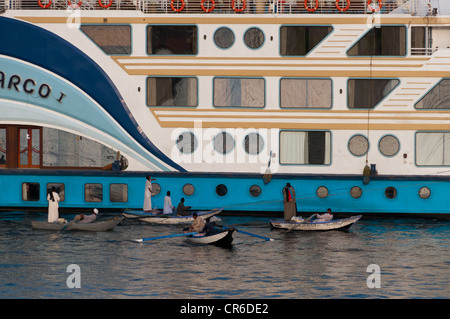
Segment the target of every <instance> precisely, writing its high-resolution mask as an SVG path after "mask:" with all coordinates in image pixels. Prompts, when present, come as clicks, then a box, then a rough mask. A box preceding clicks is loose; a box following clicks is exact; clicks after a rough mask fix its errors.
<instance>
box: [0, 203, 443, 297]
mask: <svg viewBox="0 0 450 319" xmlns="http://www.w3.org/2000/svg"><path fill="white" fill-rule="evenodd" d="M64 217H65V218H67V219H71V218H72V217H73V216H71V215H65V216H64ZM104 217H105V216H104ZM35 219H46V214H40V213H28V212H20V213H17V212H16V213H1V214H0V298H95V299H96V298H193V299H201V298H275V299H276V298H283V299H292V298H449V297H450V285H449V277H450V276H449V275H450V244H449V235H450V227H449V226H450V222H449V221H436V220H421V219H385V220H381V219H377V220H373V219H367V220H365V219H364V218H363V219H362V220H360V221H359V222H358V223H357V224H355V225H354V226H352V228H351V229H350V231H349V232H341V231H332V232H294V231H291V232H287V231H280V230H271V229H270V227H269V224H268V220H269V218H253V217H252V218H250V217H226V216H222V217H220V219H221V223H223V224H226V225H236V226H237V227H238V228H239V229H241V230H245V231H247V232H251V233H255V234H259V235H262V236H266V237H271V238H274V239H275V241H273V242H267V241H263V240H261V239H258V238H256V237H253V236H248V235H245V234H242V233H235V234H234V245H233V247H232V248H231V249H224V248H220V247H215V246H195V245H192V244H189V243H187V242H186V241H185V239H184V238H183V237H180V238H171V239H161V240H154V241H149V242H145V243H137V242H134V241H133V239H137V238H145V237H153V236H161V235H167V234H175V233H178V232H180V231H181V228H182V227H181V226H151V225H148V224H144V223H137V222H131V221H124V222H122V224H120V225H119V226H117V227H116V228H115V229H114V230H113V231H107V232H99V233H90V232H79V231H63V232H54V231H43V230H33V229H32V228H31V224H30V222H31V220H35ZM71 264H76V265H78V266H79V267H80V273H81V288H73V289H70V288H68V287H67V284H66V280H67V278H68V277H69V276H70V275H71V273H69V272H67V267H68V266H69V265H71ZM372 264H376V265H378V266H379V267H380V279H381V281H380V288H369V287H368V286H367V279H368V277H369V276H371V275H372V272H367V267H368V266H369V265H372Z"/></svg>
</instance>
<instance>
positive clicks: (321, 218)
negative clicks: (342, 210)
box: [314, 208, 333, 222]
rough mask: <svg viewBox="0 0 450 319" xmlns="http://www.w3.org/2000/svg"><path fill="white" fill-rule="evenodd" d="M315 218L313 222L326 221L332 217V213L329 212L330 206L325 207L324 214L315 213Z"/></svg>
mask: <svg viewBox="0 0 450 319" xmlns="http://www.w3.org/2000/svg"><path fill="white" fill-rule="evenodd" d="M316 217H317V218H318V219H316V220H315V221H314V222H328V221H330V220H332V219H333V215H332V214H331V208H328V209H327V212H326V213H325V214H322V215H319V214H316Z"/></svg>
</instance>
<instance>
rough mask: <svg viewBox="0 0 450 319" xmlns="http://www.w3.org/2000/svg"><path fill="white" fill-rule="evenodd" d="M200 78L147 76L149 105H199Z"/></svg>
mask: <svg viewBox="0 0 450 319" xmlns="http://www.w3.org/2000/svg"><path fill="white" fill-rule="evenodd" d="M197 102H198V80H197V78H194V77H149V78H147V105H148V106H197Z"/></svg>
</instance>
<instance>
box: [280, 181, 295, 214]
mask: <svg viewBox="0 0 450 319" xmlns="http://www.w3.org/2000/svg"><path fill="white" fill-rule="evenodd" d="M283 206H284V220H291V218H292V217H294V216H296V215H297V203H296V200H295V190H294V187H292V186H291V184H290V183H286V186H285V187H284V188H283Z"/></svg>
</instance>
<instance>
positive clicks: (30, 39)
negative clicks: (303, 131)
mask: <svg viewBox="0 0 450 319" xmlns="http://www.w3.org/2000/svg"><path fill="white" fill-rule="evenodd" d="M0 34H1V40H0V54H4V55H7V56H11V57H14V58H17V59H21V60H24V61H27V62H30V63H33V64H35V65H38V66H40V67H42V68H45V69H47V70H49V71H51V72H53V73H55V74H58V75H59V76H61V77H63V78H65V79H67V80H68V81H70V82H72V83H73V84H75V85H76V86H78V87H79V88H80V89H82V90H83V91H84V92H86V94H88V95H89V96H90V97H91V98H92V99H94V100H95V101H96V102H97V103H98V104H99V105H101V106H102V107H103V108H104V109H105V110H106V112H108V113H109V114H110V115H111V116H112V117H113V118H114V119H115V120H116V121H117V122H118V123H119V124H120V125H121V126H122V127H123V128H124V129H125V130H126V131H127V132H128V133H129V134H130V135H131V136H132V137H133V138H134V139H135V140H136V141H137V142H138V143H139V144H140V145H142V146H143V147H144V148H145V149H147V150H148V151H149V152H150V153H152V154H153V155H154V156H156V157H157V158H159V159H160V160H161V161H163V162H164V163H166V164H168V165H170V166H172V167H173V168H175V169H177V170H179V171H185V169H184V168H182V167H181V166H179V165H178V164H176V163H175V162H173V161H172V160H171V159H170V158H169V157H167V156H166V155H165V154H164V153H162V152H161V151H160V150H159V149H158V148H157V147H156V146H155V145H154V144H153V143H152V142H151V141H150V139H149V138H148V137H147V136H146V135H145V134H144V133H143V132H142V130H141V128H140V127H139V125H138V123H137V122H136V120H135V119H134V117H133V115H132V114H131V112H130V110H129V109H128V107H127V105H126V103H125V101H124V100H123V98H122V96H121V95H120V93H119V91H118V90H117V88H116V86H115V85H114V83H113V82H112V81H111V79H110V78H109V77H108V75H107V74H106V73H105V72H104V71H103V69H102V68H101V67H100V66H99V65H98V64H97V63H95V62H94V61H93V60H92V59H91V58H90V57H89V56H87V55H86V54H85V53H83V52H82V51H81V50H79V49H78V48H77V47H75V46H74V45H72V44H71V43H69V42H67V41H66V40H64V39H62V38H61V37H59V36H58V35H56V34H54V33H51V32H49V31H47V30H44V29H42V28H40V27H38V26H35V25H32V24H29V23H26V22H23V21H19V20H15V19H11V18H6V17H0Z"/></svg>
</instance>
